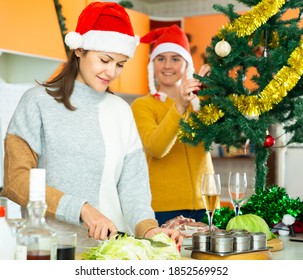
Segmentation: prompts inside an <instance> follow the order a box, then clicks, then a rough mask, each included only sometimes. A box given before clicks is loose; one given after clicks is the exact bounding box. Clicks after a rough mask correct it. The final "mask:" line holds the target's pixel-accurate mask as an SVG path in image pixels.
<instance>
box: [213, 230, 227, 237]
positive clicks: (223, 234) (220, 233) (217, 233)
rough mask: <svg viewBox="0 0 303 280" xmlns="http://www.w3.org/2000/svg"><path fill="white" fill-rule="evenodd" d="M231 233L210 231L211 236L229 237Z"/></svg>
mask: <svg viewBox="0 0 303 280" xmlns="http://www.w3.org/2000/svg"><path fill="white" fill-rule="evenodd" d="M230 235H231V233H230V232H228V231H212V233H211V236H212V237H213V236H230Z"/></svg>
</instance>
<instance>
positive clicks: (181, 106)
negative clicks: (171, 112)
mask: <svg viewBox="0 0 303 280" xmlns="http://www.w3.org/2000/svg"><path fill="white" fill-rule="evenodd" d="M201 86H202V83H201V82H200V81H199V80H197V79H187V80H185V81H183V82H182V84H181V85H180V88H179V94H178V96H177V98H176V100H175V102H176V109H177V111H178V112H179V114H180V115H183V114H184V113H185V112H186V110H187V108H188V106H189V105H190V102H191V101H192V100H193V99H194V98H196V95H195V94H193V92H194V91H198V90H200V88H201Z"/></svg>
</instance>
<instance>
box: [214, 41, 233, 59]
mask: <svg viewBox="0 0 303 280" xmlns="http://www.w3.org/2000/svg"><path fill="white" fill-rule="evenodd" d="M230 51H231V46H230V44H229V43H228V42H227V41H225V40H222V41H220V42H218V43H217V44H216V46H215V53H216V54H217V55H218V56H220V57H226V56H228V55H229V54H230Z"/></svg>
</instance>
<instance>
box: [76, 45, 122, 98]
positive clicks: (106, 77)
mask: <svg viewBox="0 0 303 280" xmlns="http://www.w3.org/2000/svg"><path fill="white" fill-rule="evenodd" d="M75 54H76V56H77V57H79V72H78V75H77V77H76V79H77V80H78V81H80V82H82V83H84V84H86V85H88V86H90V87H91V88H93V89H94V90H96V91H99V92H104V91H105V90H106V89H107V88H108V86H109V84H110V82H111V81H113V80H114V79H116V78H117V77H119V76H120V75H121V72H122V69H123V67H124V64H125V62H126V61H127V59H128V57H127V56H125V55H122V54H117V53H111V52H100V51H84V50H82V49H77V50H75Z"/></svg>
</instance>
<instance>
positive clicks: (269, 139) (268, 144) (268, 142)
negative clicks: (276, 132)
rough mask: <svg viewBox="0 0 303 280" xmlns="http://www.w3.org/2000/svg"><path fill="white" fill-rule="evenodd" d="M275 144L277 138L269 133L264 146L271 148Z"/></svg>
mask: <svg viewBox="0 0 303 280" xmlns="http://www.w3.org/2000/svg"><path fill="white" fill-rule="evenodd" d="M274 144H275V138H274V137H272V136H271V135H267V136H266V138H265V141H264V143H263V146H264V147H266V148H269V147H271V146H273V145H274Z"/></svg>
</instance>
